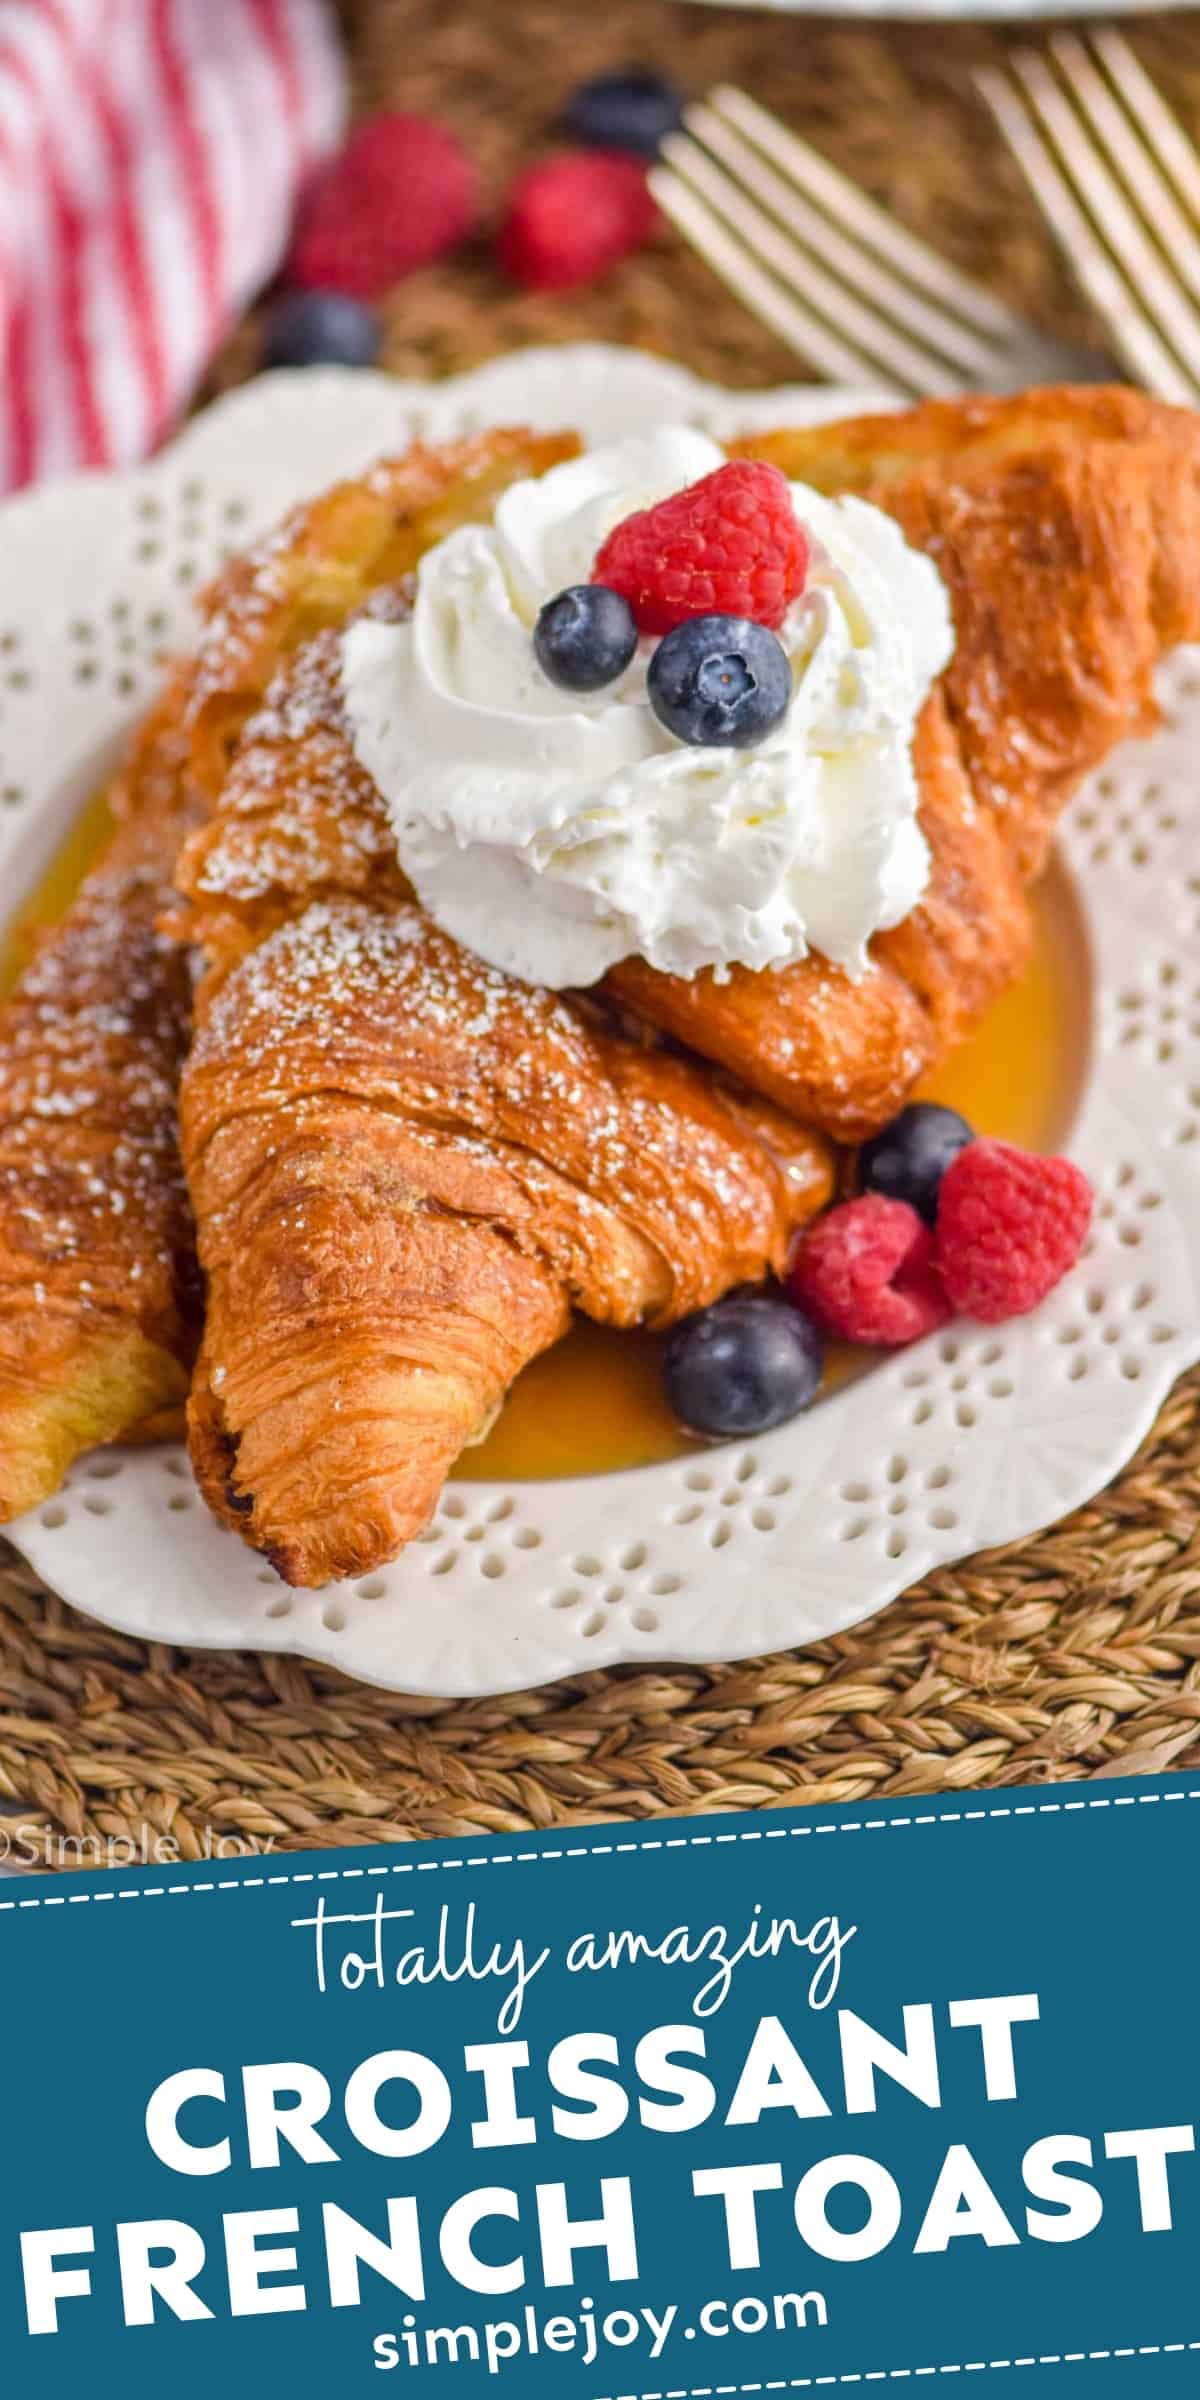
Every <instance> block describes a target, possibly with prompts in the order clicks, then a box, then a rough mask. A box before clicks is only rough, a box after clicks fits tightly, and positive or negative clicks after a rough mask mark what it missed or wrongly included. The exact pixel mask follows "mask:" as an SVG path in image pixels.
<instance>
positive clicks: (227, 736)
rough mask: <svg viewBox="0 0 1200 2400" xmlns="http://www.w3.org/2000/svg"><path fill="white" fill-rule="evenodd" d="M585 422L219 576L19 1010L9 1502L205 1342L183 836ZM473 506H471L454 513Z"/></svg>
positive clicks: (2, 1289) (465, 460) (104, 1437)
mask: <svg viewBox="0 0 1200 2400" xmlns="http://www.w3.org/2000/svg"><path fill="white" fill-rule="evenodd" d="M571 447H572V444H571V443H570V442H569V441H568V442H566V443H564V442H562V441H552V440H547V439H545V438H539V437H531V436H526V435H520V434H509V435H504V434H502V435H499V436H496V437H489V438H488V439H487V440H486V441H485V442H476V443H465V444H462V445H459V446H458V447H457V449H456V450H454V451H453V452H450V453H439V454H438V455H437V456H436V457H434V456H432V455H431V454H428V453H422V452H417V453H414V454H410V456H409V458H408V459H407V460H406V461H405V462H404V466H403V469H402V471H400V470H391V471H389V470H388V469H386V468H385V469H382V470H380V471H379V472H377V473H375V474H373V475H370V476H368V477H366V478H364V479H363V480H362V481H361V482H359V483H355V484H352V485H349V486H345V487H341V488H339V489H338V490H336V491H334V492H331V493H327V494H325V495H324V496H323V497H322V499H321V500H319V501H318V502H316V503H315V504H312V505H309V506H306V507H305V508H302V509H299V510H297V511H295V512H294V513H293V515H292V516H291V517H290V518H289V519H288V520H287V523H286V525H285V526H284V527H283V528H282V529H281V530H280V531H279V532H277V533H275V534H273V535H272V536H271V537H270V538H269V539H268V540H267V541H266V542H265V543H260V544H259V545H258V546H257V547H256V548H255V549H254V550H253V551H252V552H251V553H250V554H249V555H248V557H247V558H245V559H243V560H240V561H239V562H237V563H236V564H235V565H234V566H233V567H232V568H231V569H230V571H229V573H228V574H227V575H225V576H223V577H222V578H221V579H220V581H219V583H218V584H217V585H216V586H215V587H214V589H213V591H212V592H211V593H209V594H206V595H205V599H204V602H203V603H202V608H203V624H202V632H201V638H200V643H199V647H198V650H197V654H196V657H195V659H194V660H193V661H192V662H190V664H189V665H188V667H187V668H186V669H185V670H181V671H179V672H177V673H176V674H175V675H174V676H173V677H172V680H171V682H170V684H169V686H168V689H167V691H166V693H165V694H164V697H163V699H162V700H161V701H160V703H159V705H158V707H157V708H156V709H155V711H154V712H153V714H152V716H151V718H150V719H149V720H148V722H147V724H146V725H145V727H144V728H143V730H142V731H141V733H140V734H139V735H138V737H137V739H136V741H135V743H134V746H133V750H132V753H131V756H130V760H129V763H128V766H127V767H126V769H125V771H124V772H123V774H122V776H121V778H120V780H119V782H118V784H117V786H116V788H115V791H114V794H113V796H112V797H113V808H114V814H115V816H116V819H117V823H116V827H115V831H114V834H113V837H112V840H111V843H110V845H109V846H108V848H107V850H106V853H105V855H104V857H103V858H102V860H101V862H100V864H99V866H98V867H97V868H96V870H95V871H94V873H93V874H92V875H91V876H90V877H89V878H88V880H87V882H86V883H85V885H84V887H83V889H82V890H81V892H80V894H79V897H78V899H77V901H76V903H75V906H74V907H73V908H72V909H71V911H70V912H69V914H68V916H67V918H66V920H65V921H64V923H63V924H62V925H61V926H59V927H57V928H56V929H55V930H54V931H53V932H52V933H51V934H49V935H48V936H46V937H45V938H44V939H43V941H42V943H41V945H40V947H39V951H38V954H37V957H36V959H35V960H34V962H33V964H32V965H31V967H30V969H29V971H28V973H27V974H26V975H25V976H24V977H23V978H22V980H21V983H20V984H19V986H18V989H17V991H16V992H15V994H14V995H13V996H12V998H11V999H10V1000H9V1001H8V1002H7V1003H5V1004H4V1005H3V1006H0V1522H3V1521H5V1520H7V1519H9V1518H11V1517H13V1516H16V1515H18V1514H20V1513H21V1512H22V1511H23V1510H24V1509H26V1508H30V1507H33V1506H35V1505H36V1503H37V1502H38V1501H39V1500H42V1499H45V1498H47V1497H48V1496H49V1495H50V1494H51V1493H52V1492H53V1491H55V1490H56V1489H57V1487H58V1485H59V1483H60V1482H61V1480H62V1477H63V1475H64V1473H65V1471H66V1469H67V1467H68V1466H69V1465H70V1463H71V1460H72V1459H73V1458H74V1457H76V1456H77V1455H78V1453H79V1452H80V1451H82V1450H86V1449H88V1448H90V1447H92V1446H93V1445H94V1444H97V1443H101V1442H108V1441H118V1440H122V1439H125V1438H133V1437H135V1436H136V1435H137V1434H139V1433H145V1434H152V1433H155V1432H157V1431H159V1430H165V1429H167V1428H171V1429H173V1425H174V1421H175V1416H176V1415H177V1413H178V1410H179V1409H180V1408H181V1406H182V1402H183V1399H184V1397H185V1395H186V1391H187V1383H188V1369H189V1367H190V1363H191V1358H192V1354H193V1352H194V1348H195V1342H196V1338H197V1316H198V1306H197V1303H198V1276H197V1272H196V1267H195V1257H194V1248H193V1236H192V1229H191V1224H190V1215H189V1211H188V1206H187V1199H186V1191H185V1187H184V1183H183V1176H182V1169H181V1166H180V1162H179V1155H178V1139H177V1129H176V1087H177V1080H178V1072H179V1066H180V1062H181V1059H182V1055H183V1050H184V1047H185V1045H186V1040H187V1030H188V1023H189V1018H190V988H189V978H188V971H187V966H186V962H185V960H184V959H183V957H182V956H181V955H180V953H179V952H178V950H177V949H175V948H174V947H172V946H169V945H167V944H165V943H164V942H163V941H162V940H161V939H160V938H159V934H158V932H157V930H156V924H157V920H159V919H160V917H161V916H162V913H163V911H164V910H165V909H166V908H167V905H168V902H169V900H170V898H171V896H172V893H171V875H172V872H173V867H174V861H175V856H176V852H177V850H178V848H179V844H180V841H181V839H182V838H183V834H184V833H185V832H186V830H187V829H188V827H189V826H190V825H192V824H194V823H195V822H196V821H197V817H198V815H199V813H200V808H201V805H202V802H203V799H204V796H205V793H206V792H207V793H209V794H211V792H212V791H213V790H214V789H216V788H219V784H220V780H221V777H222V775H223V773H224V766H225V761H226V757H227V754H228V747H229V744H230V743H231V741H232V739H233V738H234V736H235V735H236V732H237V729H238V727H239V726H240V724H241V723H242V722H243V721H244V719H245V717H246V716H247V715H248V714H249V712H250V710H251V709H252V708H253V707H254V705H255V704H256V702H257V701H258V700H259V699H260V698H261V695H262V692H263V691H264V689H265V687H266V685H267V683H268V681H269V680H270V677H271V675H272V674H273V672H274V671H275V668H276V667H277V666H278V664H279V661H280V659H281V658H282V657H284V656H286V655H287V653H288V652H289V650H291V649H293V648H295V647H296V645H297V644H298V643H299V642H301V641H303V640H306V639H307V638H308V636H309V634H310V633H311V632H312V630H313V629H314V627H316V626H318V625H320V624H322V623H325V622H327V621H329V620H330V619H333V620H338V619H340V618H342V617H344V616H345V615H346V614H347V613H348V611H349V610H350V609H352V608H353V607H355V606H357V605H358V604H359V603H360V602H361V601H362V600H363V598H364V597H365V596H366V594H367V593H368V592H369V591H370V590H371V589H372V587H373V584H374V583H375V582H376V581H378V580H380V579H382V578H392V577H394V576H396V575H398V574H401V573H403V572H404V571H405V569H406V568H407V567H409V566H411V564H412V563H413V561H414V560H415V558H416V557H417V556H418V555H419V553H420V550H421V549H422V548H424V547H425V546H426V544H427V543H428V542H429V541H431V540H436V539H437V538H439V537H440V535H441V534H442V533H443V532H445V531H447V530H448V529H449V526H450V524H451V523H452V522H453V521H454V517H453V513H452V512H453V510H454V509H455V508H456V507H457V508H462V509H464V510H466V511H467V512H468V513H475V512H480V511H482V510H485V509H486V507H487V506H488V505H489V504H490V501H491V499H492V498H493V497H494V496H495V493H496V492H497V491H498V490H499V489H500V488H502V486H503V484H504V483H505V482H507V481H511V480H512V478H513V476H515V475H528V474H533V473H535V472H537V471H539V470H540V469H542V468H544V467H546V466H548V465H551V464H553V462H554V460H555V459H556V458H558V457H560V456H561V455H562V454H563V451H564V448H565V449H570V448H571ZM448 512H449V513H448Z"/></svg>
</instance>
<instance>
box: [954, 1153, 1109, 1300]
mask: <svg viewBox="0 0 1200 2400" xmlns="http://www.w3.org/2000/svg"><path fill="white" fill-rule="evenodd" d="M1091 1221H1092V1189H1091V1185H1090V1184H1089V1182H1088V1179H1087V1177H1086V1175H1084V1174H1083V1173H1081V1171H1080V1169H1079V1168H1078V1167H1076V1166H1073V1165H1072V1163H1071V1161H1070V1159H1069V1158H1034V1157H1031V1155H1030V1153H1029V1152H1028V1151H1027V1150H1015V1149H1013V1147H1012V1145H1011V1144H1010V1143H1008V1142H972V1143H971V1144H970V1145H969V1147H968V1148H967V1149H966V1150H960V1151H959V1154H958V1157H957V1158H955V1159H953V1160H952V1161H951V1163H950V1165H949V1167H948V1168H947V1169H946V1173H945V1175H944V1176H943V1178H942V1187H941V1190H940V1192H939V1194H938V1213H937V1263H938V1267H939V1270H940V1272H941V1276H942V1280H943V1282H944V1283H945V1286H946V1290H947V1291H948V1293H949V1294H950V1298H951V1300H952V1301H953V1302H954V1305H955V1307H956V1308H957V1309H958V1310H960V1311H961V1313H962V1315H963V1316H964V1317H978V1318H979V1320H980V1322H981V1323H982V1324H984V1325H999V1324H1001V1323H1002V1322H1003V1320H1004V1319H1005V1318H1006V1317H1020V1316H1024V1314H1025V1312H1026V1310H1027V1309H1030V1308H1036V1307H1037V1305H1038V1302H1039V1300H1044V1299H1045V1297H1046V1294H1047V1292H1052V1291H1053V1290H1054V1286H1055V1284H1056V1283H1061V1281H1062V1279H1063V1276H1064V1275H1065V1274H1066V1272H1067V1269H1068V1267H1073V1266H1074V1264H1075V1261H1076V1259H1077V1258H1078V1256H1079V1253H1080V1251H1081V1250H1082V1248H1083V1245H1084V1240H1085V1238H1086V1235H1087V1229H1088V1226H1089V1225H1090V1224H1091Z"/></svg>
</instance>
